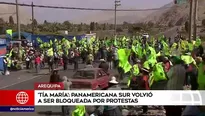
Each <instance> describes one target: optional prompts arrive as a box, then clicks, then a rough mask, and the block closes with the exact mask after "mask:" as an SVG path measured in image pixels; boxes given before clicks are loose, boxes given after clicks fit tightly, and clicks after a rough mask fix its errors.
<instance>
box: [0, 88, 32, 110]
mask: <svg viewBox="0 0 205 116" xmlns="http://www.w3.org/2000/svg"><path fill="white" fill-rule="evenodd" d="M34 100H35V99H34V91H33V90H0V106H34Z"/></svg>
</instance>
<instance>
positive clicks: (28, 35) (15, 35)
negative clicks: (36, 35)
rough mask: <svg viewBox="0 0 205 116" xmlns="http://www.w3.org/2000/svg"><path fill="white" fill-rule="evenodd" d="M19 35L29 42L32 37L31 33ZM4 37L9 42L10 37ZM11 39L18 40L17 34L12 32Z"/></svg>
mask: <svg viewBox="0 0 205 116" xmlns="http://www.w3.org/2000/svg"><path fill="white" fill-rule="evenodd" d="M20 34H21V36H22V37H23V38H25V39H27V40H29V41H31V37H32V34H31V33H27V32H21V33H20ZM6 37H7V39H9V40H11V36H10V35H8V34H7V35H6ZM13 38H18V33H17V32H14V33H13V34H12V39H13Z"/></svg>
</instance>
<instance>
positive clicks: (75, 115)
mask: <svg viewBox="0 0 205 116" xmlns="http://www.w3.org/2000/svg"><path fill="white" fill-rule="evenodd" d="M85 113H86V110H85V106H80V105H79V106H76V109H75V110H74V111H73V112H72V116H84V115H85Z"/></svg>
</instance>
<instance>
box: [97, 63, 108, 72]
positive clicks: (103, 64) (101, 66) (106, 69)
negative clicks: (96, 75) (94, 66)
mask: <svg viewBox="0 0 205 116" xmlns="http://www.w3.org/2000/svg"><path fill="white" fill-rule="evenodd" d="M99 68H102V69H103V71H105V72H106V73H107V72H108V69H109V65H108V64H107V63H106V62H101V63H100V65H99Z"/></svg>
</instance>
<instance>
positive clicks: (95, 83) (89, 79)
mask: <svg viewBox="0 0 205 116" xmlns="http://www.w3.org/2000/svg"><path fill="white" fill-rule="evenodd" d="M109 80H110V77H109V75H108V74H106V73H105V72H104V71H103V70H102V69H100V68H84V69H79V70H77V71H76V73H75V74H74V75H73V77H72V78H71V82H72V85H71V89H74V90H75V89H90V90H101V89H104V88H107V87H108V82H109Z"/></svg>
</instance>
